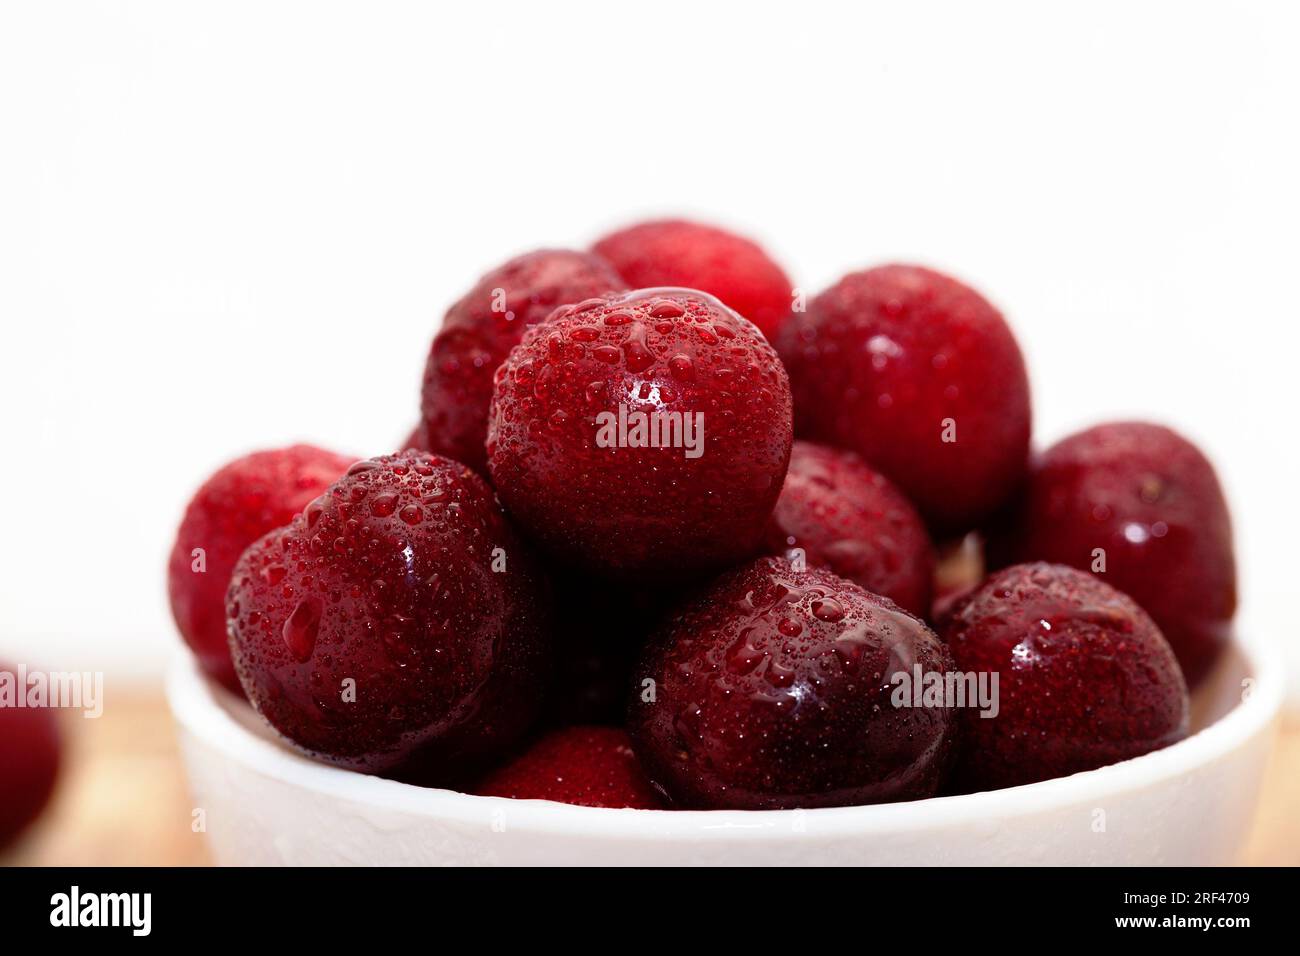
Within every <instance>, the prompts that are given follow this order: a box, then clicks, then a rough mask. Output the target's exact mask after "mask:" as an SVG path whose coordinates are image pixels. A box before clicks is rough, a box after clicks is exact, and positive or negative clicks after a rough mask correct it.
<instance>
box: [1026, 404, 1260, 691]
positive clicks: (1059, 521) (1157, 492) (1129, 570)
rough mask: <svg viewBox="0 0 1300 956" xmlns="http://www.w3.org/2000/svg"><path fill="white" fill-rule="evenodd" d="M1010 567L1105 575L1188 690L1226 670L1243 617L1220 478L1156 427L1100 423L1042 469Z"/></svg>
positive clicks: (1190, 448)
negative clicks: (1155, 629)
mask: <svg viewBox="0 0 1300 956" xmlns="http://www.w3.org/2000/svg"><path fill="white" fill-rule="evenodd" d="M1014 534H1015V538H1014V543H1013V547H1014V557H1015V559H1016V560H1020V561H1030V560H1042V561H1053V562H1058V563H1060V564H1069V565H1072V566H1074V567H1076V568H1082V569H1084V570H1092V569H1093V568H1094V567H1096V568H1098V569H1100V568H1101V567H1103V565H1102V564H1101V563H1100V560H1101V559H1102V557H1103V555H1102V554H1101V552H1104V568H1105V570H1104V571H1100V570H1099V577H1101V579H1102V580H1104V581H1106V582H1107V583H1108V584H1111V585H1113V586H1114V587H1116V588H1118V589H1119V590H1121V591H1123V592H1124V593H1125V594H1127V595H1128V596H1129V597H1131V598H1133V600H1135V601H1137V602H1138V604H1140V605H1142V608H1143V609H1144V610H1145V611H1146V612H1147V613H1148V614H1150V615H1151V617H1152V618H1153V619H1154V620H1155V622H1156V624H1157V625H1158V626H1159V628H1160V631H1161V633H1163V634H1164V636H1165V638H1166V639H1167V640H1168V641H1169V644H1170V646H1171V647H1173V649H1174V653H1175V654H1176V655H1177V656H1178V661H1179V663H1180V664H1181V665H1182V668H1183V674H1184V676H1185V677H1186V678H1187V682H1188V684H1189V685H1190V686H1192V687H1195V686H1196V685H1197V684H1198V683H1200V681H1201V680H1202V679H1203V678H1204V677H1205V675H1206V674H1207V673H1208V672H1209V670H1210V668H1211V667H1212V666H1213V664H1214V663H1215V661H1217V660H1218V658H1219V656H1220V654H1221V653H1222V651H1223V648H1224V646H1225V645H1226V644H1227V642H1228V639H1229V637H1230V635H1231V629H1232V617H1233V614H1234V613H1235V611H1236V608H1237V573H1236V563H1235V560H1234V557H1233V545H1232V522H1231V519H1230V518H1229V515H1228V506H1227V503H1226V502H1225V500H1224V496H1223V489H1222V488H1221V487H1220V485H1219V480H1218V477H1217V476H1216V475H1215V473H1214V468H1213V466H1212V465H1211V464H1210V462H1209V461H1208V460H1207V459H1206V457H1205V456H1204V455H1203V454H1201V452H1200V451H1199V450H1198V449H1197V448H1196V446H1194V445H1193V444H1192V443H1191V442H1189V441H1188V440H1187V439H1185V438H1183V437H1182V436H1181V435H1179V434H1178V433H1176V432H1174V431H1171V430H1170V429H1168V428H1164V427H1162V426H1160V425H1151V424H1147V423H1143V422H1116V423H1112V424H1106V425H1097V426H1095V427H1093V428H1089V429H1087V430H1086V431H1083V432H1080V433H1078V434H1076V435H1072V436H1071V437H1069V438H1066V439H1065V440H1063V441H1061V442H1059V443H1057V444H1056V445H1053V446H1052V447H1051V448H1049V449H1048V450H1047V451H1046V452H1044V453H1043V454H1042V455H1041V456H1040V457H1039V458H1038V460H1037V461H1036V462H1035V463H1034V466H1033V470H1032V473H1031V476H1030V479H1029V484H1028V488H1027V491H1026V493H1025V496H1024V499H1023V506H1022V508H1021V511H1020V515H1019V518H1018V522H1017V526H1016V531H1015V532H1014Z"/></svg>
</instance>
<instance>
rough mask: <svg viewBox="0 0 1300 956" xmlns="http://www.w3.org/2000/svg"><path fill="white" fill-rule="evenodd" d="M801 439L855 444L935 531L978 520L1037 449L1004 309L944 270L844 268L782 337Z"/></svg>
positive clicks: (954, 530)
mask: <svg viewBox="0 0 1300 956" xmlns="http://www.w3.org/2000/svg"><path fill="white" fill-rule="evenodd" d="M778 345H779V348H780V350H781V357H782V358H783V359H784V360H785V363H786V367H787V368H788V369H789V372H790V381H791V387H792V388H793V390H794V404H795V415H796V426H797V429H798V432H799V435H800V437H803V438H809V439H812V440H814V441H821V442H825V443H827V444H830V445H835V446H838V447H842V448H848V449H851V450H853V451H856V452H858V453H859V454H860V455H862V457H863V458H864V459H866V461H867V462H868V463H869V464H870V465H871V466H872V467H874V468H877V469H879V470H880V471H881V472H883V473H884V474H885V475H886V476H888V477H889V479H890V480H891V481H893V482H894V483H895V484H896V485H898V486H899V488H901V489H902V491H903V493H904V494H906V495H907V497H908V498H909V499H910V500H911V501H912V502H913V503H914V504H915V505H916V507H917V509H918V510H919V511H920V512H921V514H922V515H923V516H924V517H925V519H926V521H927V522H929V523H930V525H931V527H932V530H933V531H935V532H936V533H943V534H948V533H953V534H956V533H961V532H965V531H967V530H969V529H970V528H973V527H975V526H976V525H977V524H978V523H979V522H980V521H981V519H983V518H984V517H986V516H987V515H988V514H990V513H991V512H993V511H994V510H995V509H996V508H997V507H998V506H999V505H1000V504H1001V503H1002V502H1003V501H1005V500H1006V499H1007V497H1008V496H1009V495H1010V494H1011V493H1012V492H1013V491H1014V489H1015V487H1016V485H1017V483H1018V482H1019V481H1020V480H1021V479H1022V478H1023V476H1024V472H1025V467H1026V463H1027V459H1028V453H1029V431H1030V410H1029V381H1028V378H1027V377H1026V374H1025V364H1024V360H1023V358H1022V357H1021V354H1020V348H1019V346H1018V345H1017V344H1016V340H1015V338H1014V337H1013V336H1012V334H1011V330H1010V329H1009V328H1008V327H1007V324H1006V322H1005V321H1004V320H1003V318H1002V315H1001V314H1000V313H999V312H998V311H997V310H996V309H995V308H993V306H991V305H990V304H989V303H988V302H987V301H986V300H985V299H984V298H983V297H982V296H981V295H980V294H979V293H977V292H975V291H974V290H973V289H970V288H968V287H967V286H965V285H962V284H961V283H960V282H958V281H956V280H955V279H951V278H949V277H947V276H945V275H941V274H940V273H938V272H933V271H931V270H929V269H922V268H919V267H916V266H905V265H889V266H881V267H879V268H876V269H868V270H867V271H865V272H855V273H852V274H850V275H847V276H845V277H844V278H843V279H841V280H840V281H839V282H838V283H836V284H835V285H833V286H831V287H830V288H829V289H827V290H826V291H825V292H823V293H822V294H821V295H819V296H817V297H816V298H814V299H813V300H812V301H811V302H809V303H808V309H807V311H806V312H802V313H801V312H795V313H794V314H793V315H792V316H791V317H790V319H789V320H788V321H787V322H786V324H785V326H784V327H783V329H782V333H781V336H780V339H779V341H778Z"/></svg>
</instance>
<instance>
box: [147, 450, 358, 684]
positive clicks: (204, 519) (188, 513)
mask: <svg viewBox="0 0 1300 956" xmlns="http://www.w3.org/2000/svg"><path fill="white" fill-rule="evenodd" d="M354 460H355V459H353V458H348V457H345V456H343V455H336V454H334V453H333V452H331V451H325V450H324V449H322V448H315V447H313V446H311V445H292V446H290V447H288V448H277V449H274V450H271V451H259V452H254V453H253V454H251V455H245V456H244V457H243V458H237V459H236V460H234V461H232V462H230V463H229V464H228V465H225V466H224V467H223V468H221V469H220V470H219V471H217V472H216V473H215V474H214V475H212V477H211V478H209V479H208V480H207V481H205V482H204V483H203V485H202V486H201V487H200V488H199V490H198V491H196V492H195V493H194V497H193V498H192V499H191V500H190V503H189V504H188V505H187V506H186V508H185V516H184V517H183V518H182V519H181V525H180V529H179V530H178V531H177V532H176V542H175V544H173V545H172V551H171V557H170V558H169V559H168V562H167V593H168V595H169V597H170V598H171V606H172V615H173V617H175V619H176V627H177V629H178V630H179V631H180V632H181V637H183V638H184V639H185V643H186V644H188V645H189V646H190V649H191V650H192V651H193V652H194V655H195V657H197V658H198V661H199V666H200V667H202V668H203V671H204V672H205V673H206V674H207V675H208V676H209V677H212V678H214V679H215V680H218V681H220V682H221V683H222V684H224V685H225V686H226V687H228V688H230V689H231V690H233V691H234V692H235V693H243V691H242V690H241V689H240V686H239V680H238V679H237V678H236V677H235V667H234V665H233V664H232V663H231V661H230V645H229V644H228V643H227V640H226V588H227V587H229V586H230V572H231V570H233V569H234V567H235V562H236V561H238V560H239V556H240V555H241V554H243V552H244V549H245V548H247V547H248V546H249V545H250V544H252V543H253V542H254V541H256V540H257V539H258V538H260V537H262V535H264V534H266V533H267V532H268V531H270V530H272V529H273V528H278V527H280V526H281V525H285V524H288V523H289V522H290V521H291V520H292V519H293V516H294V515H296V514H297V513H298V512H300V511H302V509H303V508H304V507H306V505H307V503H308V502H309V501H311V500H312V499H313V498H315V497H316V496H318V495H319V494H320V493H321V492H322V491H324V490H325V488H326V486H328V485H329V483H330V482H332V481H334V480H335V479H336V478H338V477H339V475H341V474H343V472H344V471H345V470H346V469H347V467H348V465H350V464H352V462H353V461H354Z"/></svg>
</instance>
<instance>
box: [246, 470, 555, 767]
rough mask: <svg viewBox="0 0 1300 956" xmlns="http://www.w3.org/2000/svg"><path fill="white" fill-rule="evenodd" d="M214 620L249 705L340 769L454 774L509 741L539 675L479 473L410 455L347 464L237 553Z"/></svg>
mask: <svg viewBox="0 0 1300 956" xmlns="http://www.w3.org/2000/svg"><path fill="white" fill-rule="evenodd" d="M227 616H228V620H229V623H230V633H231V649H232V652H233V655H234V660H235V668H236V671H237V672H238V674H239V678H240V681H241V682H242V683H243V685H244V689H245V691H246V692H247V693H248V697H249V700H251V701H252V703H253V706H254V707H256V708H257V710H258V712H259V713H261V714H262V716H263V717H265V718H266V719H267V720H268V721H269V722H270V724H271V725H272V726H273V727H274V728H275V729H276V730H278V731H279V732H280V733H281V734H283V735H284V736H285V737H286V738H287V739H288V740H290V741H291V742H292V743H294V744H295V745H296V746H298V747H299V748H300V749H302V750H304V751H305V752H307V753H310V754H312V755H314V756H317V757H319V758H320V759H322V760H325V761H328V762H330V763H334V764H338V765H340V766H343V767H349V768H352V769H355V770H363V771H367V772H372V773H392V774H394V775H400V776H406V777H410V778H420V779H427V780H429V781H435V780H443V779H449V778H454V777H455V776H457V775H458V774H460V773H463V772H465V771H466V770H467V769H468V768H469V766H470V765H471V764H472V763H474V761H476V760H478V759H480V758H484V757H487V756H490V755H495V754H498V753H500V752H502V751H504V750H505V749H506V748H508V747H509V746H510V745H511V744H513V743H514V742H515V741H517V740H518V739H519V737H520V736H521V735H522V734H523V732H524V731H525V730H527V728H528V726H529V724H530V722H531V721H532V719H533V718H534V716H535V715H536V713H537V710H538V707H539V705H540V702H541V697H542V694H543V691H544V689H545V687H546V684H547V681H548V679H549V673H548V671H549V665H550V648H549V643H550V622H549V614H548V608H547V595H546V591H545V588H544V585H543V583H542V581H541V580H540V578H539V576H538V573H537V571H536V569H535V567H534V564H533V562H532V560H531V559H530V558H529V555H528V553H527V551H526V550H525V549H524V547H523V545H522V544H521V542H520V541H519V540H518V539H517V538H516V536H515V535H514V533H513V532H512V531H511V529H510V527H509V526H508V525H507V523H506V520H505V516H504V515H503V514H502V513H501V510H500V507H499V506H498V505H497V503H496V501H495V499H494V498H493V496H492V492H491V489H490V488H489V487H488V486H487V483H486V482H484V481H483V479H482V478H480V477H479V476H478V475H477V474H476V473H475V472H473V471H472V470H471V469H469V468H467V467H465V466H463V465H458V464H456V463H455V462H451V461H447V460H446V459H443V458H438V457H436V456H433V455H427V454H424V453H420V452H414V451H412V452H406V453H403V454H400V455H386V456H383V457H380V458H373V459H370V460H368V461H362V462H358V463H356V464H355V465H353V466H352V467H351V468H349V469H348V471H347V474H345V475H344V476H343V477H342V478H340V479H339V480H338V481H337V482H335V483H334V484H333V485H331V486H330V488H329V489H328V491H326V492H325V494H324V495H322V496H321V497H320V498H318V499H317V500H316V501H314V502H312V503H311V504H309V505H308V506H307V508H306V510H305V511H304V512H303V513H302V514H300V515H298V516H297V517H296V518H294V519H293V521H292V522H291V523H290V524H289V525H288V526H287V527H284V528H281V529H279V530H277V531H273V532H271V533H270V534H268V535H267V536H266V537H264V538H262V539H261V540H259V541H258V542H257V543H256V544H254V545H253V546H252V547H250V548H249V549H248V550H247V551H246V552H245V553H244V555H243V557H242V558H241V559H240V561H239V564H238V565H237V566H236V568H235V571H234V575H233V577H232V581H231V586H230V593H229V597H228V599H227Z"/></svg>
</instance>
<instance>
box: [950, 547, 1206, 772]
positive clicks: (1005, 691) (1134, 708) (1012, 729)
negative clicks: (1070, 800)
mask: <svg viewBox="0 0 1300 956" xmlns="http://www.w3.org/2000/svg"><path fill="white" fill-rule="evenodd" d="M939 632H940V634H941V635H942V636H943V638H944V640H945V641H946V642H947V644H948V647H949V648H951V650H952V656H953V659H954V661H955V662H956V663H955V667H956V670H957V671H959V672H965V673H973V674H990V675H991V674H997V675H998V695H997V697H998V709H997V714H996V716H987V717H986V716H982V715H981V712H980V711H979V710H976V709H973V708H964V709H963V710H962V711H961V725H962V758H961V760H960V762H959V765H958V771H957V775H956V776H957V782H958V784H959V785H960V786H961V787H962V788H963V789H966V790H993V789H997V788H999V787H1014V786H1018V785H1020V784H1024V783H1034V782H1035V781H1038V780H1048V779H1051V778H1053V777H1063V776H1066V775H1068V774H1072V773H1077V772H1079V771H1081V770H1091V769H1093V768H1095V767H1101V766H1105V765H1106V764H1111V763H1115V762H1117V761H1120V760H1127V759H1128V758H1130V757H1136V756H1139V755H1140V754H1144V753H1147V752H1148V751H1151V750H1158V749H1160V748H1161V747H1167V746H1169V745H1170V744H1172V743H1176V742H1177V741H1179V740H1181V739H1182V738H1183V737H1185V736H1187V728H1188V720H1189V717H1188V713H1189V704H1188V698H1187V685H1186V684H1185V683H1184V682H1183V675H1182V672H1181V671H1180V670H1179V669H1178V662H1177V660H1175V658H1174V654H1173V651H1172V650H1170V648H1169V644H1168V642H1166V641H1165V639H1164V638H1163V637H1162V636H1161V635H1160V630H1159V629H1158V628H1157V627H1156V625H1155V623H1154V622H1153V621H1152V620H1151V618H1150V617H1149V616H1148V615H1147V614H1146V612H1145V611H1143V610H1142V609H1141V608H1140V607H1138V605H1137V604H1136V603H1135V602H1134V601H1133V600H1132V599H1131V598H1129V597H1128V596H1126V595H1124V594H1122V593H1120V592H1119V591H1117V590H1115V588H1113V587H1111V586H1110V585H1109V584H1106V583H1105V582H1104V581H1102V580H1100V579H1099V578H1096V577H1094V576H1092V575H1090V574H1087V573H1085V572H1083V571H1078V570H1075V569H1074V568H1068V567H1065V566H1064V565H1059V564H1044V563H1035V564H1018V565H1014V566H1012V567H1010V568H1005V569H1003V570H1002V571H999V572H997V573H995V574H993V575H992V576H991V577H989V578H988V579H987V580H986V581H985V582H984V583H983V584H982V585H981V586H980V587H978V588H976V589H975V590H974V591H972V592H971V593H969V594H967V595H966V596H965V597H963V598H960V599H959V600H958V601H957V602H956V603H955V604H954V606H953V607H952V609H951V610H950V611H949V613H948V616H947V617H946V618H945V619H944V620H943V621H942V622H940V625H939Z"/></svg>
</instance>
